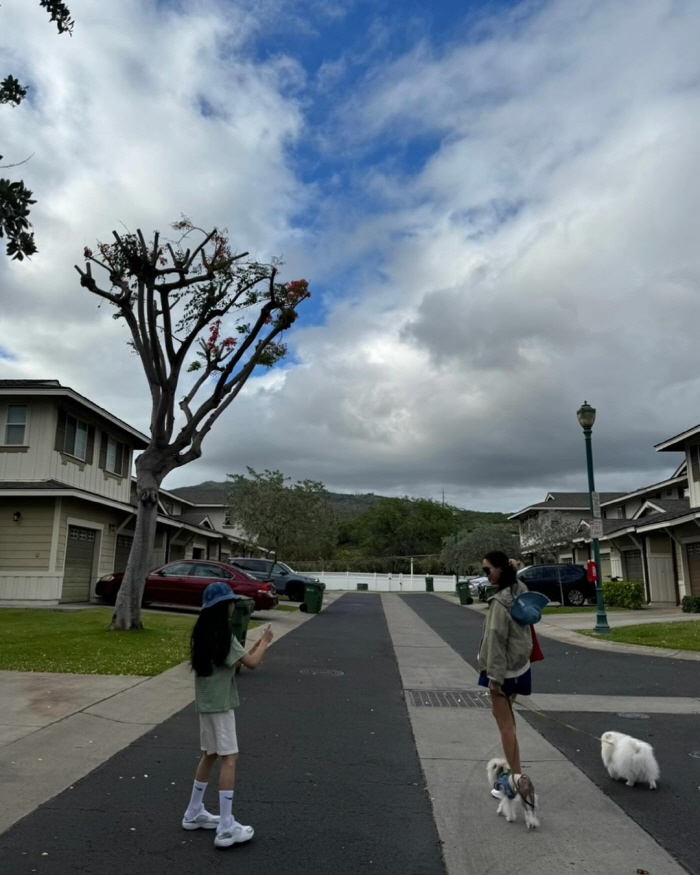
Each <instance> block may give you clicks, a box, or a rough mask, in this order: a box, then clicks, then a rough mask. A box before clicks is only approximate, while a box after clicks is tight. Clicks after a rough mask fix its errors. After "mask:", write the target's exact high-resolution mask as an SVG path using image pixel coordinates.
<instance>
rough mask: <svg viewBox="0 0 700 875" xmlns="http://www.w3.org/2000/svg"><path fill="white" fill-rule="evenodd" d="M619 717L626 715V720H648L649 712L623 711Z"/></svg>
mask: <svg viewBox="0 0 700 875" xmlns="http://www.w3.org/2000/svg"><path fill="white" fill-rule="evenodd" d="M617 716H618V717H624V718H625V720H648V719H649V715H648V714H635V713H634V712H633V711H630V712H627V711H622V712H620V713H619V714H618V715H617Z"/></svg>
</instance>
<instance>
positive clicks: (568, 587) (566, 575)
mask: <svg viewBox="0 0 700 875" xmlns="http://www.w3.org/2000/svg"><path fill="white" fill-rule="evenodd" d="M518 578H519V579H520V580H522V582H523V583H524V584H525V586H526V587H527V588H528V589H529V590H530V592H541V593H542V595H546V596H547V598H548V599H549V600H550V601H551V602H561V598H562V590H563V593H564V604H565V605H573V606H575V607H578V606H580V605H584V604H585V603H586V602H587V601H588V600H594V599H595V597H596V591H595V583H593V582H592V581H590V580H588V576H587V574H586V569H585V567H584V566H583V565H573V564H566V565H530V566H529V567H528V568H521V569H520V571H519V572H518ZM560 580H561V587H560Z"/></svg>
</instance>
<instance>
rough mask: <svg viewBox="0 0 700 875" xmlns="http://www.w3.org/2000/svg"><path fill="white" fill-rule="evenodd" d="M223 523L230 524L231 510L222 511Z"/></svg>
mask: <svg viewBox="0 0 700 875" xmlns="http://www.w3.org/2000/svg"><path fill="white" fill-rule="evenodd" d="M224 525H225V526H230V525H231V511H230V510H227V511H225V512H224Z"/></svg>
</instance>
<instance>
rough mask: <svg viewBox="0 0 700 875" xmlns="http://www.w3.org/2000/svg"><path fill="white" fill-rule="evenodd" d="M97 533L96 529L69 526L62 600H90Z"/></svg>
mask: <svg viewBox="0 0 700 875" xmlns="http://www.w3.org/2000/svg"><path fill="white" fill-rule="evenodd" d="M96 534H97V533H96V532H95V530H94V529H86V528H83V526H68V542H67V544H66V562H65V568H64V572H63V589H62V590H61V601H62V602H88V601H90V589H91V587H92V564H93V560H94V557H95V535H96Z"/></svg>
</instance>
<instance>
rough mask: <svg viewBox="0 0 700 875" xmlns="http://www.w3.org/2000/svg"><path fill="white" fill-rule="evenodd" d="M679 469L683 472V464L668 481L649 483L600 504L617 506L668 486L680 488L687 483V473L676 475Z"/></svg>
mask: <svg viewBox="0 0 700 875" xmlns="http://www.w3.org/2000/svg"><path fill="white" fill-rule="evenodd" d="M681 469H683V470H684V471H685V463H684V464H683V465H681V468H679V469H676V472H675V473H674V475H673V477H670V478H669V479H668V480H659V482H658V483H651V484H650V485H649V486H642V487H641V488H640V489H635V490H634V491H633V492H625V493H624V495H618V496H617V498H613V499H611V500H609V501H602V500H601V504H602V505H603V506H605V507H611V506H614V505H615V504H618V503H619V502H622V501H627V500H629V499H630V498H643V497H644V496H645V495H646V494H647V492H655V491H656V490H658V489H667V488H668V487H670V486H680V485H681V484H682V483H687V482H688V474H687V472H685V473H683V474H678V471H679V470H681ZM654 500H656V499H654ZM659 500H661V499H659Z"/></svg>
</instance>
